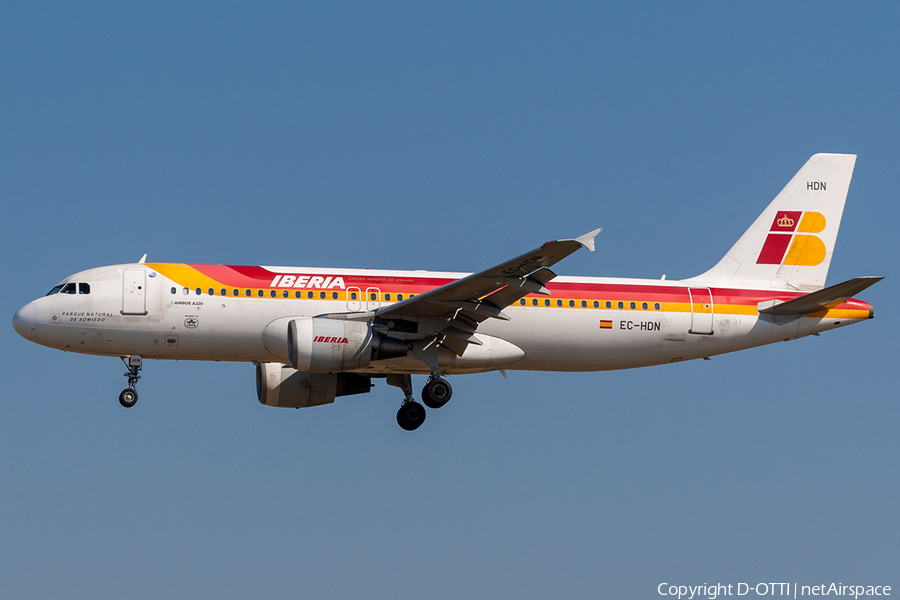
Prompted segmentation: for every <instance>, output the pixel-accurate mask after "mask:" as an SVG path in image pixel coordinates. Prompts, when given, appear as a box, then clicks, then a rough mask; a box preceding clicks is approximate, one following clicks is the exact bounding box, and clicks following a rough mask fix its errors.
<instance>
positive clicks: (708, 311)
mask: <svg viewBox="0 0 900 600" xmlns="http://www.w3.org/2000/svg"><path fill="white" fill-rule="evenodd" d="M688 294H690V297H691V329H690V333H697V334H700V335H712V332H713V300H712V294H711V293H710V291H709V288H690V289H688Z"/></svg>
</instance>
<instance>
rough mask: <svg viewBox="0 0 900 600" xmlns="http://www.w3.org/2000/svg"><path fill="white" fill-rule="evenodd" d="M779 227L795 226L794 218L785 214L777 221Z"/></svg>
mask: <svg viewBox="0 0 900 600" xmlns="http://www.w3.org/2000/svg"><path fill="white" fill-rule="evenodd" d="M777 223H778V226H779V227H793V226H794V220H793V219H792V218H790V217H789V216H787V215H784V216H783V217H781V218H780V219H778V221H777Z"/></svg>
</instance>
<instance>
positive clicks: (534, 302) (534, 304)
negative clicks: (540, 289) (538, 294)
mask: <svg viewBox="0 0 900 600" xmlns="http://www.w3.org/2000/svg"><path fill="white" fill-rule="evenodd" d="M537 302H538V301H537V298H532V299H531V305H532V306H537Z"/></svg>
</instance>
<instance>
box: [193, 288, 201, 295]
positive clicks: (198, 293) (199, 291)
mask: <svg viewBox="0 0 900 600" xmlns="http://www.w3.org/2000/svg"><path fill="white" fill-rule="evenodd" d="M195 291H196V292H197V295H198V296H199V295H200V294H202V293H203V290H201V289H200V288H197V289H196V290H195Z"/></svg>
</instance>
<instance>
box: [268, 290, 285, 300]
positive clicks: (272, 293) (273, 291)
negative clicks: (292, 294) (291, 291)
mask: <svg viewBox="0 0 900 600" xmlns="http://www.w3.org/2000/svg"><path fill="white" fill-rule="evenodd" d="M285 294H287V292H285ZM269 295H270V296H271V297H273V298H274V297H275V296H277V295H278V292H276V291H275V290H272V291H271V292H269Z"/></svg>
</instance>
